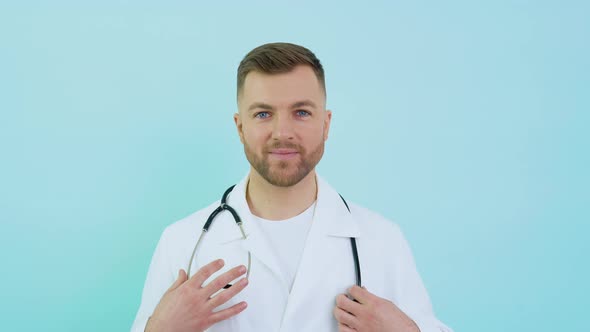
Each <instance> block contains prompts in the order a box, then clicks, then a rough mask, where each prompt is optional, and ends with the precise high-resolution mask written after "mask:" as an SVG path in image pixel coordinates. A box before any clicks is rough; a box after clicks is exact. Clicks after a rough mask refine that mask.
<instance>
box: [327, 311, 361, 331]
mask: <svg viewBox="0 0 590 332" xmlns="http://www.w3.org/2000/svg"><path fill="white" fill-rule="evenodd" d="M333 313H334V317H335V318H336V320H337V321H338V323H340V324H345V325H347V326H349V327H351V328H356V327H357V326H359V324H358V322H359V321H358V319H357V318H356V317H355V316H353V315H352V314H351V313H349V312H346V311H344V310H342V309H340V308H338V307H334V311H333Z"/></svg>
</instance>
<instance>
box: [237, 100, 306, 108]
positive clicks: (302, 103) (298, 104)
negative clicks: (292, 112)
mask: <svg viewBox="0 0 590 332" xmlns="http://www.w3.org/2000/svg"><path fill="white" fill-rule="evenodd" d="M305 106H308V107H311V108H317V106H316V104H315V103H314V102H313V101H311V100H301V101H298V102H295V103H293V104H292V105H291V107H290V108H299V107H305ZM257 108H260V109H263V110H269V111H272V110H274V107H272V106H271V105H269V104H266V103H261V102H255V103H252V104H251V105H250V107H248V111H251V110H253V109H257Z"/></svg>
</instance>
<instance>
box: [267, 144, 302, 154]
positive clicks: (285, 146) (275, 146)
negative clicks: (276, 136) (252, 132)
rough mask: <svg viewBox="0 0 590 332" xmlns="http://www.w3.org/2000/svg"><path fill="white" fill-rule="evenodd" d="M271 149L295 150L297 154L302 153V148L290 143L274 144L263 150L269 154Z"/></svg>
mask: <svg viewBox="0 0 590 332" xmlns="http://www.w3.org/2000/svg"><path fill="white" fill-rule="evenodd" d="M272 149H293V150H297V152H301V151H303V147H302V146H301V145H299V144H295V143H291V142H274V143H272V144H270V145H268V146H266V147H265V148H264V151H265V152H269V151H270V150H272Z"/></svg>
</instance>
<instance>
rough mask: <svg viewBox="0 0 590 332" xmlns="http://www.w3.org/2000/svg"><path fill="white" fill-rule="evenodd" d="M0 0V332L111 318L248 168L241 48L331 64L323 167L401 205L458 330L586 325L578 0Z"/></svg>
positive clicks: (582, 25) (430, 280)
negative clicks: (187, 219)
mask: <svg viewBox="0 0 590 332" xmlns="http://www.w3.org/2000/svg"><path fill="white" fill-rule="evenodd" d="M18 3H19V4H16V2H15V4H10V3H8V2H4V3H2V4H1V5H0V110H1V115H0V158H1V162H0V206H1V209H0V220H1V232H0V241H1V242H0V243H1V244H0V245H1V248H0V255H1V257H0V258H1V262H2V264H1V265H0V266H1V274H0V317H1V318H0V321H1V323H0V326H1V329H2V330H3V331H125V330H128V329H129V327H130V325H131V323H132V320H133V318H134V316H135V311H136V309H137V307H138V305H139V301H140V294H141V289H142V287H143V282H144V278H145V274H146V271H147V267H148V264H149V260H150V258H151V255H152V252H153V249H154V248H155V245H156V241H157V240H158V238H159V236H160V234H161V232H162V230H163V228H164V227H165V226H166V225H168V224H170V223H172V222H174V221H176V220H178V219H180V218H182V217H184V216H186V215H188V214H190V213H192V212H193V211H196V210H198V209H200V208H202V207H204V206H206V205H207V204H209V203H210V202H212V201H214V200H216V199H218V197H219V195H220V194H221V193H222V191H223V189H225V188H226V187H227V186H228V185H229V184H232V183H235V182H237V181H238V180H239V179H240V178H241V177H242V176H243V175H244V174H245V173H246V171H247V167H248V164H247V162H246V160H245V158H244V156H243V151H242V146H241V145H240V143H239V140H238V137H237V135H236V133H235V129H234V125H233V121H232V114H233V113H234V112H235V111H236V105H235V72H236V68H237V65H238V63H239V61H240V60H241V58H242V57H243V56H244V55H245V54H246V53H247V52H248V51H249V50H250V49H252V48H253V47H255V46H258V45H259V44H262V43H266V42H272V41H290V42H295V43H300V44H302V45H304V46H307V47H309V48H310V49H312V50H313V51H314V52H315V53H316V54H317V56H318V57H319V58H320V59H321V61H322V62H323V63H324V66H325V70H326V75H327V88H328V106H329V108H330V109H332V110H333V112H334V116H333V121H332V131H331V136H330V139H329V141H328V144H327V147H326V149H327V150H326V154H325V156H324V159H323V160H322V162H321V164H320V166H319V172H320V174H322V176H323V177H324V178H326V179H327V180H328V181H329V182H331V183H332V185H333V186H334V187H336V188H337V189H338V190H339V191H340V192H341V193H342V194H343V195H344V196H345V197H347V199H349V200H351V201H355V202H357V203H359V204H362V205H365V206H367V207H369V208H371V209H374V210H376V211H378V212H380V213H381V214H383V215H385V216H387V217H389V218H391V219H393V220H395V221H396V222H397V223H398V224H399V225H400V226H401V227H402V229H403V231H404V233H405V235H406V237H407V239H408V240H409V242H410V244H411V246H412V249H413V252H414V255H415V258H416V261H417V264H418V268H419V271H420V273H421V275H422V278H423V279H424V282H425V284H426V286H427V288H428V290H429V293H430V295H431V298H432V301H433V304H434V308H435V311H436V313H437V315H438V316H439V318H440V319H441V320H443V321H444V322H446V323H447V324H449V325H450V326H452V327H453V328H454V329H455V330H456V331H479V332H488V331H490V332H491V331H556V330H559V331H582V330H587V327H588V324H587V322H586V317H587V316H588V313H587V310H588V297H589V287H588V280H590V272H589V270H590V269H589V266H588V257H587V256H588V253H589V251H590V250H589V249H590V247H589V244H588V232H589V231H590V227H589V226H588V224H589V222H590V218H589V217H590V213H589V212H588V205H589V203H590V198H589V197H590V191H589V189H588V188H589V185H590V177H589V172H588V170H589V169H590V157H589V155H590V154H589V143H590V134H588V125H589V124H590V116H589V111H590V107H589V106H590V102H589V93H590V88H589V87H590V80H589V73H590V70H589V69H590V68H589V64H590V61H589V59H590V49H589V40H590V38H589V36H590V34H589V32H590V24H589V17H590V10H589V9H590V6H589V5H588V2H582V1H579V2H576V1H551V2H548V1H487V2H476V1H431V2H424V1H409V2H393V1H390V2H387V1H382V2H373V3H370V2H365V3H363V4H360V3H350V4H344V3H341V2H332V3H327V2H326V3H317V2H314V1H297V2H296V1H288V2H287V1H283V2H251V1H249V2H243V3H241V4H236V3H230V2H217V4H216V5H212V4H210V2H203V3H197V2H196V1H176V2H170V1H168V2H166V4H156V3H154V2H136V3H132V2H131V1H106V2H105V1H101V4H94V5H89V4H79V3H78V2H74V1H71V2H67V1H53V2H52V4H51V5H49V4H46V3H41V2H37V3H24V2H18Z"/></svg>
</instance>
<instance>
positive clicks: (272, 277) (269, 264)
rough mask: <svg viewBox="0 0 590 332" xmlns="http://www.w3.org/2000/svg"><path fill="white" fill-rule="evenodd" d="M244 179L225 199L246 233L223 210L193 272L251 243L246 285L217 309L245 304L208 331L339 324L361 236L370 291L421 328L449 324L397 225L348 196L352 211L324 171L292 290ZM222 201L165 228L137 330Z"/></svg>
mask: <svg viewBox="0 0 590 332" xmlns="http://www.w3.org/2000/svg"><path fill="white" fill-rule="evenodd" d="M247 181H248V178H247V177H246V178H244V179H243V180H242V181H241V182H240V183H239V184H237V185H236V187H235V188H234V189H233V191H232V193H231V194H230V196H229V199H228V204H229V205H231V206H232V207H234V208H235V209H236V210H237V212H238V213H239V215H240V217H241V218H242V220H243V223H244V228H245V231H246V234H247V239H246V240H243V239H242V238H241V233H240V230H239V228H238V227H237V226H236V224H235V222H234V220H233V218H232V216H231V214H230V213H229V212H227V211H225V212H222V213H221V214H219V215H218V217H217V218H216V219H215V221H214V222H213V225H212V226H211V228H210V230H209V232H208V233H206V234H205V237H204V239H203V242H202V243H201V246H200V248H199V251H198V252H197V255H196V257H195V260H194V261H193V266H192V268H191V270H192V271H191V275H192V274H194V273H195V272H196V271H197V270H198V269H199V268H200V267H201V266H203V265H205V264H207V263H209V262H211V261H212V260H214V259H218V258H223V259H224V260H225V263H226V264H225V266H224V268H223V269H222V270H221V271H220V272H218V273H216V274H214V275H213V276H212V277H211V278H210V279H208V280H207V281H206V282H205V284H206V283H208V282H209V281H211V280H213V279H214V278H215V277H216V276H217V275H219V274H220V273H223V272H225V271H227V270H228V269H230V268H232V267H234V266H237V265H240V264H244V265H246V264H247V257H248V256H247V252H248V251H250V252H251V255H252V266H251V269H250V272H251V273H250V279H249V284H248V286H247V287H246V288H245V289H244V290H243V291H242V292H240V293H239V294H238V295H237V296H236V297H234V298H233V299H232V300H230V301H229V302H228V303H227V304H226V305H223V306H222V307H220V308H219V309H223V308H227V307H229V306H231V305H233V304H235V303H238V302H241V301H246V302H247V303H248V307H247V308H246V310H244V311H243V312H242V313H240V314H238V315H237V316H234V317H232V318H230V319H228V320H226V321H222V322H220V323H217V324H215V325H214V326H212V327H211V328H210V329H209V330H208V331H211V332H222V331H232V332H238V331H239V332H245V331H251V332H261V331H281V332H301V331H337V330H338V328H337V322H336V319H335V318H334V316H333V314H332V311H333V309H334V305H335V299H336V296H337V295H338V294H341V293H346V291H347V289H348V288H349V287H351V286H353V285H354V284H355V271H354V261H353V256H352V250H351V245H350V239H349V238H350V237H356V238H357V247H358V253H359V260H360V267H361V274H362V284H363V286H365V287H366V288H367V290H368V291H370V292H372V293H373V294H376V295H378V296H380V297H383V298H386V299H389V300H390V301H392V302H394V303H395V304H396V305H397V306H398V307H399V308H400V309H401V310H402V311H404V312H405V313H406V314H407V315H408V316H409V317H410V318H412V319H413V320H414V321H415V322H416V324H417V325H418V327H419V328H420V331H421V332H441V331H443V332H448V331H451V329H450V328H448V327H447V326H445V325H444V324H443V323H441V322H440V321H439V320H438V319H437V318H436V317H435V316H434V313H433V310H432V306H431V303H430V299H429V297H428V294H427V292H426V289H425V288H424V285H423V283H422V280H421V278H420V275H419V274H418V272H417V270H416V266H415V264H414V259H413V257H412V253H411V251H410V248H409V246H408V244H407V242H406V240H405V239H404V237H403V235H402V233H401V231H400V229H399V227H398V226H397V225H395V224H394V223H393V222H391V221H389V220H387V219H385V218H383V217H382V216H380V215H379V214H377V213H374V212H372V211H369V210H367V209H365V208H362V207H360V206H357V205H355V204H352V203H350V202H347V203H348V205H349V207H350V209H351V213H349V212H348V210H347V209H346V206H345V205H344V203H343V202H342V200H341V198H340V196H339V195H338V193H337V192H336V191H335V190H334V189H332V187H330V185H329V184H328V183H326V182H325V181H324V180H322V179H321V178H320V177H319V176H317V181H318V197H317V207H316V211H315V216H314V220H313V223H312V226H311V229H310V231H309V235H308V238H307V241H306V243H305V248H304V251H303V254H302V257H301V261H300V264H299V268H298V271H297V275H296V277H295V281H294V284H293V288H292V290H291V292H290V293H289V288H288V286H289V285H288V284H287V282H286V281H285V280H284V278H283V277H282V273H281V272H280V271H281V265H280V263H279V262H278V260H277V258H276V256H275V254H274V250H273V248H272V247H271V246H270V245H269V241H267V239H266V238H265V235H264V233H261V231H260V230H259V228H258V227H257V225H256V223H253V222H251V220H250V218H251V213H250V210H249V207H248V204H247V202H246V194H245V189H246V184H247ZM221 192H222V190H220V194H221ZM217 206H219V201H217V202H215V203H214V204H212V205H210V206H209V207H207V208H204V209H202V210H200V211H198V212H196V213H194V214H191V215H190V216H188V217H186V218H184V219H182V220H180V221H178V222H176V223H174V224H172V225H170V226H168V227H167V228H166V229H165V230H164V232H163V234H162V236H161V238H160V241H159V243H158V246H157V248H156V251H155V253H154V255H153V257H152V261H151V264H150V267H149V271H148V274H147V278H146V281H145V286H144V289H143V295H142V299H141V305H140V307H139V310H138V312H137V316H136V319H135V322H134V324H133V327H132V328H131V330H132V331H133V332H139V331H143V330H144V327H145V324H146V322H147V320H148V318H149V317H150V316H151V314H152V312H153V310H154V308H155V307H156V305H157V304H158V302H159V301H160V298H161V297H162V295H163V294H164V292H165V291H166V290H167V289H168V288H169V287H170V285H172V283H173V282H174V281H175V279H176V278H177V276H178V270H179V269H185V270H186V269H187V266H188V263H189V258H190V256H191V253H192V250H193V247H194V245H195V242H196V241H197V238H198V236H199V235H200V233H201V229H202V226H203V225H204V223H205V221H206V220H207V217H208V216H209V214H210V213H211V212H212V211H213V210H214V209H215V208H216V207H217ZM195 264H196V265H195Z"/></svg>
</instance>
